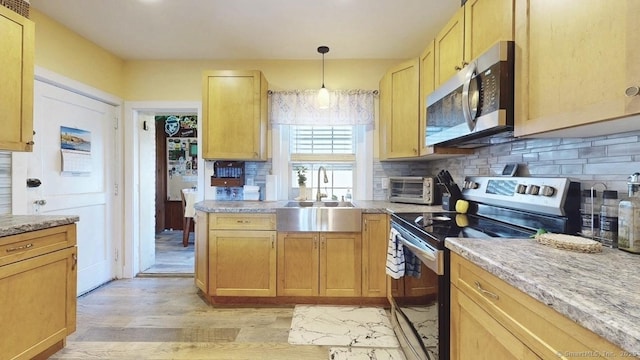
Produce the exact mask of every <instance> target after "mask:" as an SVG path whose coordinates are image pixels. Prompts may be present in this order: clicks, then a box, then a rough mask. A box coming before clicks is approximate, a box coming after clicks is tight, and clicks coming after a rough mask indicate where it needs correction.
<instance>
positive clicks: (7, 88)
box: [0, 6, 35, 151]
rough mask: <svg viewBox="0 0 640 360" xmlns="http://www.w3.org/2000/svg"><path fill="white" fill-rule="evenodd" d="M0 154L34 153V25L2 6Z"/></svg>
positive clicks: (0, 41)
mask: <svg viewBox="0 0 640 360" xmlns="http://www.w3.org/2000/svg"><path fill="white" fill-rule="evenodd" d="M0 34H2V36H0V49H2V54H3V55H2V56H0V69H2V70H1V71H0V84H2V86H0V113H2V131H0V150H13V151H31V150H32V149H33V81H34V65H33V64H34V63H33V61H34V60H33V57H34V44H35V41H34V24H33V21H31V20H29V19H27V18H25V17H23V16H21V15H18V14H16V13H15V12H13V11H11V10H9V9H7V8H6V7H4V6H0Z"/></svg>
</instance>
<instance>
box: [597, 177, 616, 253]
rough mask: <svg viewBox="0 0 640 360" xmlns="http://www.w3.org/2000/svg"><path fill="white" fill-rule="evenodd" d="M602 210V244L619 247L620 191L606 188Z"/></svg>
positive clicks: (603, 194)
mask: <svg viewBox="0 0 640 360" xmlns="http://www.w3.org/2000/svg"><path fill="white" fill-rule="evenodd" d="M601 209H602V210H601V211H600V239H602V245H604V246H608V247H612V248H617V247H618V192H617V191H615V190H605V191H604V192H603V193H602V207H601Z"/></svg>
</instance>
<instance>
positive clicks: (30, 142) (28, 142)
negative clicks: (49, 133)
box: [27, 140, 35, 145]
mask: <svg viewBox="0 0 640 360" xmlns="http://www.w3.org/2000/svg"><path fill="white" fill-rule="evenodd" d="M34 144H35V143H34V142H33V140H31V141H27V145H34Z"/></svg>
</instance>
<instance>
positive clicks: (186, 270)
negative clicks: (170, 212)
mask: <svg viewBox="0 0 640 360" xmlns="http://www.w3.org/2000/svg"><path fill="white" fill-rule="evenodd" d="M193 240H194V233H193V232H191V233H190V234H189V245H188V246H187V247H184V246H183V245H182V230H178V231H175V230H174V231H169V230H167V231H163V232H161V233H159V234H156V239H155V247H156V262H155V264H154V265H153V266H151V267H150V268H149V269H145V270H144V271H142V273H141V274H139V275H138V276H161V275H166V274H171V275H172V276H173V275H178V274H179V275H180V276H193V271H194V253H193V249H194V245H193V244H194V243H193Z"/></svg>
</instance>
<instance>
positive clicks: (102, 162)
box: [27, 81, 119, 293]
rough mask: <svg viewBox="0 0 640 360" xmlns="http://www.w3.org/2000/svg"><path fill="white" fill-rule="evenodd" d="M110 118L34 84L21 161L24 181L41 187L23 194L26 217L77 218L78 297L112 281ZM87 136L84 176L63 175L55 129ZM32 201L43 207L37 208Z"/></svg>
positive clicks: (112, 113)
mask: <svg viewBox="0 0 640 360" xmlns="http://www.w3.org/2000/svg"><path fill="white" fill-rule="evenodd" d="M115 118H116V109H115V107H114V106H112V105H108V104H105V103H103V102H100V101H97V100H94V99H91V98H88V97H86V96H83V95H80V94H77V93H74V92H71V91H68V90H65V89H62V88H59V87H56V86H53V85H50V84H47V83H44V82H41V81H35V97H34V130H35V132H36V133H35V135H34V141H35V145H34V148H33V152H32V153H30V154H29V155H28V157H27V159H28V160H27V177H29V178H38V179H40V180H41V181H42V185H41V186H40V187H37V188H32V189H29V191H28V192H27V212H28V213H31V214H43V215H45V214H46V215H77V216H79V217H80V221H79V222H78V225H77V235H78V293H83V292H86V291H88V290H90V289H92V288H94V287H97V286H99V285H101V284H103V283H105V282H107V281H109V280H111V279H113V278H114V276H115V265H114V264H115V262H114V260H115V258H114V256H115V248H114V244H117V243H116V242H115V240H114V239H117V238H116V237H117V236H119V231H117V229H119V226H116V224H115V223H114V221H113V216H112V213H111V212H112V208H113V204H114V201H115V196H114V191H113V189H114V187H115V185H114V184H115V181H114V177H115V174H116V173H117V172H116V169H115V166H116V165H115V161H114V158H115V153H116V148H117V146H116V142H115V127H114V124H115ZM61 126H65V127H69V128H74V129H81V130H85V131H89V132H90V142H91V147H90V151H89V152H88V153H89V154H90V157H89V158H88V159H87V160H86V161H88V162H89V167H88V169H89V171H88V172H87V173H63V172H62V159H61V143H60V127H61ZM36 200H44V201H46V204H43V205H37V204H35V201H36Z"/></svg>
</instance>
